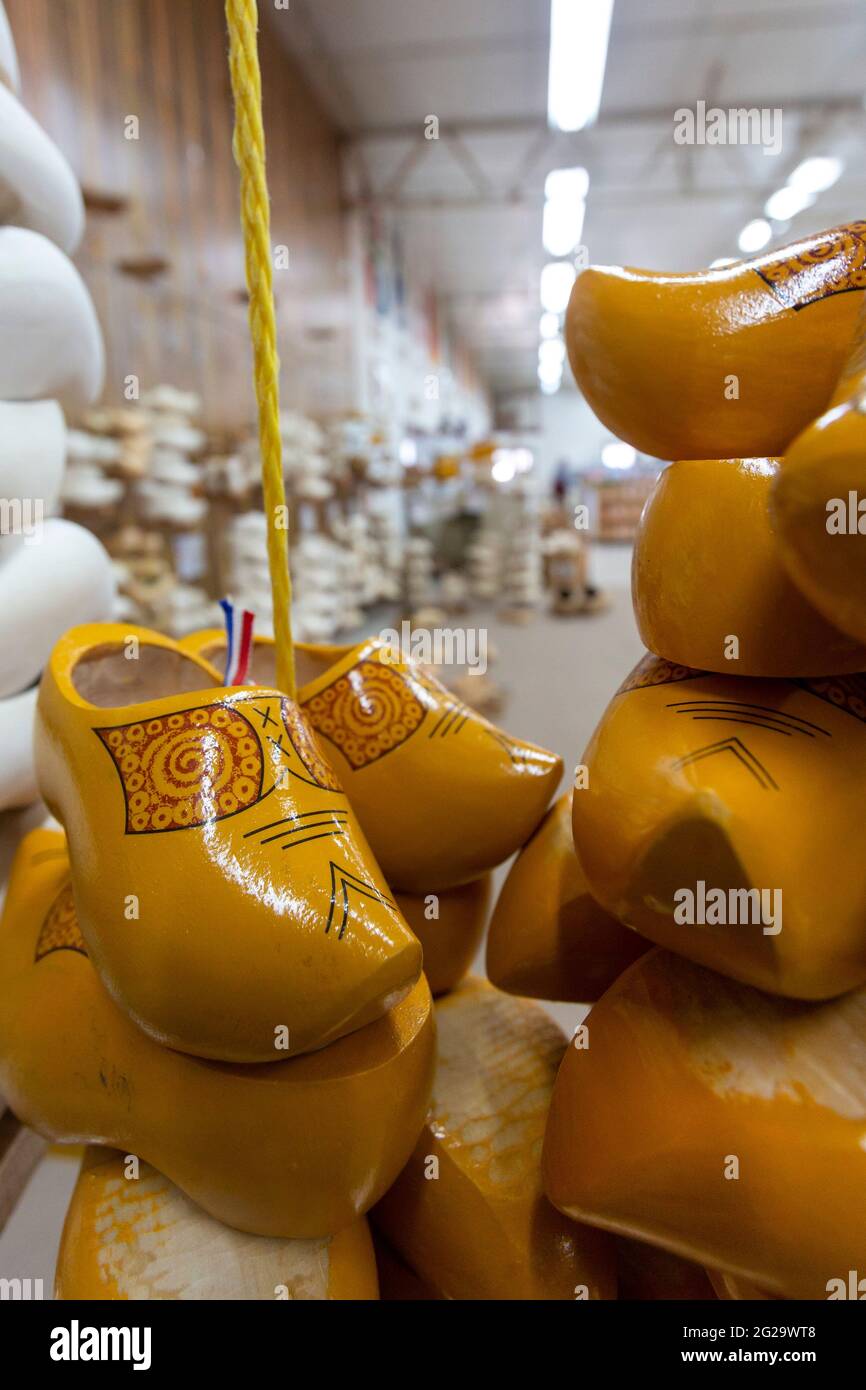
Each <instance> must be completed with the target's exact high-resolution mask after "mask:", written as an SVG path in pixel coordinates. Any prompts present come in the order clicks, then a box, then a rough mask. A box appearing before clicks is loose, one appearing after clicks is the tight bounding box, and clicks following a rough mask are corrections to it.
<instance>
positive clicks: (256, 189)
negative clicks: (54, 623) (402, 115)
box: [226, 0, 297, 700]
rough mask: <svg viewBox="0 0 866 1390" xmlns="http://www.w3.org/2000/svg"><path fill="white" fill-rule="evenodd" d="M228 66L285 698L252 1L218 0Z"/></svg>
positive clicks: (275, 404) (272, 351) (287, 626)
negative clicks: (226, 38)
mask: <svg viewBox="0 0 866 1390" xmlns="http://www.w3.org/2000/svg"><path fill="white" fill-rule="evenodd" d="M226 19H227V21H228V29H229V72H230V74H231V83H232V92H233V94H234V100H235V129H234V140H233V142H232V148H233V150H234V156H235V161H236V163H237V166H238V168H239V169H240V175H241V222H242V224H243V232H244V259H245V262H246V272H247V289H248V290H249V296H250V334H251V336H252V340H253V375H254V378H255V385H256V400H257V402H258V410H259V451H260V453H261V460H262V491H263V493H264V504H265V515H266V517H267V527H268V533H267V534H268V566H269V568H270V572H271V592H272V594H273V600H274V637H275V639H276V658H277V686H278V688H279V689H280V690H283V691H285V693H286V694H287V695H289V696H290V697H291V698H292V699H293V700H294V699H295V697H296V694H297V686H296V682H295V653H294V647H293V646H292V580H291V574H290V571H289V537H288V530H287V528H286V527H285V526H279V527H278V525H277V520H278V518H283V519H284V518H286V517H287V516H288V513H287V511H286V493H285V488H284V486H283V446H282V440H281V439H280V399H279V366H280V364H279V359H278V357H277V325H276V316H275V314H274V290H273V271H272V264H271V238H270V209H269V205H268V185H267V179H266V177H265V135H264V130H263V129H262V78H261V73H260V71H259V54H258V45H257V37H256V30H257V26H258V14H257V8H256V0H226Z"/></svg>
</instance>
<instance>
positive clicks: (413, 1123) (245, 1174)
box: [0, 830, 435, 1239]
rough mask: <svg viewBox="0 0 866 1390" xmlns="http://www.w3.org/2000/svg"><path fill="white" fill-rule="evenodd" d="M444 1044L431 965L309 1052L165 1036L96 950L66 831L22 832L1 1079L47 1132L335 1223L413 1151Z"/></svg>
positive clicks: (348, 1217)
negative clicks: (194, 1043)
mask: <svg viewBox="0 0 866 1390" xmlns="http://www.w3.org/2000/svg"><path fill="white" fill-rule="evenodd" d="M434 1054H435V1027H434V1021H433V1010H432V1003H431V999H430V991H429V989H428V987H427V982H426V980H425V979H424V977H423V976H422V977H421V979H420V980H419V981H418V983H417V984H416V985H415V987H414V988H413V989H412V991H411V992H410V994H409V995H408V996H407V997H406V998H405V999H404V1000H402V1002H401V1003H399V1004H398V1005H397V1006H396V1007H395V1008H393V1009H392V1010H390V1011H389V1013H388V1014H386V1015H385V1016H384V1017H383V1018H380V1019H378V1020H377V1021H376V1022H375V1023H370V1024H368V1025H367V1027H366V1028H362V1029H359V1030H358V1031H357V1032H355V1033H352V1034H351V1036H349V1037H347V1038H341V1039H340V1040H339V1041H338V1042H334V1043H331V1044H330V1046H329V1047H327V1048H325V1049H324V1050H322V1051H319V1052H313V1053H309V1054H308V1055H306V1056H304V1057H296V1058H292V1059H290V1060H288V1061H285V1062H271V1063H266V1064H263V1065H261V1066H237V1065H234V1064H232V1063H219V1062H207V1061H202V1060H201V1059H200V1058H197V1057H189V1056H187V1055H185V1054H184V1053H181V1052H174V1051H172V1050H171V1049H170V1048H166V1047H161V1046H160V1045H159V1044H158V1043H155V1042H153V1041H152V1039H150V1038H148V1037H147V1035H146V1034H145V1033H143V1032H142V1031H141V1029H139V1028H137V1027H136V1026H135V1024H134V1023H132V1022H130V1020H129V1019H128V1018H126V1017H125V1015H124V1014H123V1013H122V1012H121V1010H120V1009H118V1008H117V1006H116V1005H115V1004H114V1003H113V1002H112V1000H111V998H110V997H109V995H108V994H107V992H106V991H105V989H104V988H103V986H102V984H101V982H100V979H99V976H98V975H97V973H96V971H95V970H94V968H93V965H92V963H91V961H90V960H89V959H88V957H87V954H86V947H85V943H84V939H83V937H82V936H81V933H80V931H79V929H78V923H77V920H76V916H75V909H74V905H73V901H72V891H71V886H70V880H69V863H68V859H67V855H66V849H65V845H64V841H63V836H62V835H61V834H60V833H59V832H57V831H48V830H36V831H33V832H32V833H31V834H30V835H28V836H27V837H26V838H25V839H24V840H23V841H22V844H21V847H20V849H19V851H18V854H17V856H16V859H15V863H14V865H13V870H12V876H11V879H10V883H9V890H8V894H7V899H6V909H5V914H4V917H3V921H2V924H0V1091H2V1093H3V1094H4V1095H5V1097H6V1099H7V1101H8V1102H9V1105H10V1107H11V1108H12V1109H13V1110H14V1111H15V1113H16V1115H18V1116H19V1118H20V1119H21V1120H23V1121H24V1122H25V1123H27V1124H29V1125H31V1126H32V1128H33V1129H36V1130H38V1131H39V1132H40V1133H42V1134H44V1135H45V1136H46V1137H47V1138H50V1139H52V1140H55V1141H59V1142H61V1143H82V1142H87V1143H100V1144H108V1145H110V1146H111V1147H112V1148H115V1149H120V1150H121V1151H122V1152H124V1153H132V1154H136V1155H138V1156H139V1157H140V1158H142V1159H144V1160H146V1161H147V1162H148V1163H151V1164H153V1166H154V1167H155V1168H157V1169H158V1170H159V1172H161V1173H164V1174H165V1176H166V1177H167V1178H169V1179H170V1180H171V1181H172V1182H173V1183H176V1185H177V1186H178V1187H179V1188H181V1189H182V1191H183V1192H185V1193H186V1194H187V1196H188V1197H190V1198H191V1199H192V1200H193V1201H194V1202H196V1203H197V1204H198V1205H199V1206H200V1207H203V1208H204V1210H205V1211H207V1212H209V1213H210V1215H211V1216H213V1217H216V1219H217V1220H219V1221H223V1222H226V1223H227V1224H228V1225H230V1226H236V1227H237V1228H238V1229H239V1230H243V1231H250V1232H253V1233H255V1234H257V1235H269V1236H291V1237H297V1238H304V1239H306V1238H313V1237H318V1236H325V1235H332V1234H333V1233H334V1232H335V1231H339V1230H341V1229H342V1228H343V1227H344V1226H348V1225H350V1224H351V1223H352V1222H353V1221H355V1220H356V1219H357V1218H358V1217H359V1216H361V1215H363V1213H364V1212H365V1211H367V1210H368V1208H369V1207H370V1206H371V1205H372V1204H373V1203H374V1202H375V1201H377V1200H378V1198H379V1197H380V1196H381V1195H382V1193H383V1192H384V1191H385V1190H386V1189H387V1188H388V1187H389V1186H390V1184H391V1183H392V1182H393V1180H394V1178H395V1177H396V1176H397V1174H398V1173H399V1171H400V1169H401V1168H402V1167H403V1164H404V1163H405V1162H406V1159H407V1158H408V1156H409V1154H410V1153H411V1151H412V1146H413V1144H414V1143H415V1140H416V1138H417V1136H418V1134H419V1132H420V1130H421V1126H422V1123H423V1119H424V1115H425V1112H426V1109H427V1104H428V1099H429V1096H430V1087H431V1084H432V1076H433V1067H434Z"/></svg>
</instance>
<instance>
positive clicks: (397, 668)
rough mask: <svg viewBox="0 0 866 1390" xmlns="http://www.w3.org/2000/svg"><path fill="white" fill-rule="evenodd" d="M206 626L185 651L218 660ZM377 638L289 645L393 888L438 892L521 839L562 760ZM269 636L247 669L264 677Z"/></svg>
mask: <svg viewBox="0 0 866 1390" xmlns="http://www.w3.org/2000/svg"><path fill="white" fill-rule="evenodd" d="M224 644H225V638H224V636H223V635H222V634H221V633H219V632H218V631H216V630H214V629H210V630H207V631H205V632H202V633H196V634H194V635H193V636H192V637H191V638H187V639H186V646H187V649H188V650H190V651H198V652H203V653H206V654H207V655H208V656H209V657H210V658H211V659H212V660H214V661H215V662H217V664H219V662H220V661H221V660H222V657H221V655H220V652H221V651H222V650H223V649H224ZM397 655H398V653H396V652H394V651H392V649H391V648H390V647H389V646H388V645H387V644H386V643H385V642H383V641H381V640H380V639H378V638H371V639H370V640H369V641H366V642H362V643H360V644H359V645H358V646H355V647H346V646H313V645H311V644H309V643H303V642H298V643H296V644H295V662H296V666H297V672H298V703H299V704H300V706H301V708H302V709H303V711H304V713H305V714H306V716H307V718H308V719H309V722H310V724H311V726H312V728H313V730H314V731H315V734H316V736H317V738H318V739H319V740H320V742H321V745H322V749H323V751H324V753H325V756H326V757H327V759H328V761H329V762H330V763H331V765H332V766H333V768H334V770H335V772H336V773H337V776H338V778H339V780H340V783H341V785H342V786H343V787H345V789H346V792H347V794H348V797H349V800H350V801H351V803H352V807H353V809H354V811H355V813H356V815H357V817H358V820H359V821H360V823H361V825H362V827H363V829H364V833H365V834H366V836H367V839H368V840H369V842H370V844H371V846H372V848H373V852H374V853H375V855H376V858H377V859H378V861H379V863H380V865H381V866H382V871H383V873H384V874H385V877H386V878H387V880H388V882H389V883H390V884H391V887H392V888H394V889H395V890H398V891H400V892H404V893H417V894H421V895H426V894H427V893H437V892H439V891H440V890H441V889H444V888H453V887H455V886H456V885H457V884H460V883H467V882H469V880H471V879H473V878H478V877H479V875H480V874H483V873H485V872H486V871H487V870H488V869H492V868H494V867H495V866H496V865H497V864H501V863H502V861H503V860H504V859H507V858H508V857H509V855H511V854H513V853H514V851H515V850H516V849H519V848H520V846H521V845H522V844H525V842H526V841H527V840H528V839H529V836H530V835H531V834H532V832H533V830H534V829H535V827H536V826H537V824H538V822H539V821H540V820H541V817H542V816H543V815H544V812H545V811H546V809H547V806H548V804H549V802H550V799H551V797H552V796H553V794H554V792H555V791H556V788H557V786H558V785H559V780H560V777H561V776H562V759H561V758H558V757H556V756H555V755H554V754H553V753H548V752H547V751H546V750H545V749H543V748H538V747H536V746H535V745H534V744H531V743H525V742H523V741H521V740H520V739H515V738H512V737H511V736H510V735H509V734H505V733H503V732H502V731H501V730H500V729H497V728H496V727H495V725H493V724H490V723H489V722H488V721H487V720H486V719H484V718H482V716H481V715H480V714H476V713H475V711H474V710H471V709H470V708H469V706H468V705H466V704H464V703H463V702H462V701H461V700H459V699H458V698H457V697H456V696H455V695H452V694H451V692H450V691H448V690H446V689H445V687H444V686H443V685H442V684H440V682H439V681H437V680H436V679H435V678H434V677H433V676H430V675H428V674H426V673H425V672H424V670H423V669H422V668H421V667H419V666H416V665H414V664H412V663H409V662H404V661H398V660H396V657H397ZM273 671H274V655H273V642H272V641H271V640H270V639H267V638H261V639H259V640H257V641H256V643H255V651H254V657H253V663H252V669H251V672H250V677H251V679H252V680H254V681H257V682H259V683H263V684H268V683H272V682H273Z"/></svg>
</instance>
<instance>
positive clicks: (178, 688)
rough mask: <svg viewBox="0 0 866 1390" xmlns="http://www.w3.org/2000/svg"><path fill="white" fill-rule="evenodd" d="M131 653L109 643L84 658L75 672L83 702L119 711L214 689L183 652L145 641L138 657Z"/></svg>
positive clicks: (203, 673)
mask: <svg viewBox="0 0 866 1390" xmlns="http://www.w3.org/2000/svg"><path fill="white" fill-rule="evenodd" d="M129 650H130V649H129V648H127V647H126V646H125V645H123V646H121V645H120V644H117V645H115V644H110V645H108V644H107V645H105V646H102V647H94V648H93V649H92V650H91V651H89V652H86V653H85V655H84V656H82V657H81V659H80V661H78V662H77V663H76V665H75V666H74V668H73V670H72V684H73V685H74V687H75V689H76V691H77V693H78V694H79V695H80V696H81V698H82V699H83V700H86V701H87V702H88V704H91V705H96V706H97V707H98V708H100V709H116V708H117V707H118V706H119V705H138V704H145V703H147V702H148V701H150V700H163V699H166V698H167V697H168V696H170V695H185V694H186V693H187V692H188V691H193V690H212V689H213V684H214V682H213V678H212V677H211V676H210V675H209V674H208V672H207V671H206V670H204V669H203V667H201V666H199V665H198V663H197V662H196V661H193V660H192V659H191V658H190V657H188V656H185V655H184V653H183V652H178V651H173V650H172V649H171V647H156V646H150V645H149V644H148V643H145V642H142V643H141V644H140V645H139V647H138V654H137V656H136V657H135V658H133V657H132V656H130V655H128V654H127V653H128V652H129Z"/></svg>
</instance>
